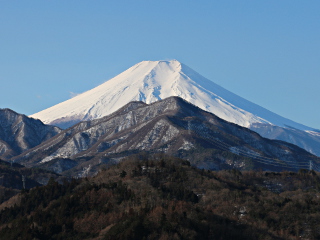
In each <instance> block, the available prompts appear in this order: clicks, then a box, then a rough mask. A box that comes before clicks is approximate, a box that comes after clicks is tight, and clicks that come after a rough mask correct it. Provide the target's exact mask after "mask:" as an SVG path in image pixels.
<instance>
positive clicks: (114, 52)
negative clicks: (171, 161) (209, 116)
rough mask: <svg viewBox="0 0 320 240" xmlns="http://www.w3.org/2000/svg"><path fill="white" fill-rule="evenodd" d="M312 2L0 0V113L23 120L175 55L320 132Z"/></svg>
mask: <svg viewBox="0 0 320 240" xmlns="http://www.w3.org/2000/svg"><path fill="white" fill-rule="evenodd" d="M319 12H320V1H319V0H308V1H300V0H299V1H296V0H281V1H279V0H268V1H256V0H252V1H249V0H248V1H247V0H244V1H239V0H233V1H228V0H226V1H215V0H210V1H188V0H184V1H180V0H171V1H168V0H161V1H150V0H144V1H143V0H135V1H132V0H131V1H121V0H118V1H100V0H96V1H89V0H88V1H81V0H77V1H59V0H55V1H42V0H41V1H39V0H38V1H36V0H33V1H0V84H1V85H0V86H1V94H0V108H11V109H13V110H15V111H17V112H19V113H24V114H26V115H29V114H32V113H35V112H38V111H40V110H43V109H45V108H48V107H50V106H52V105H55V104H57V103H59V102H62V101H64V100H67V99H69V98H70V96H71V95H72V93H81V92H84V91H86V90H89V89H91V88H93V87H95V86H97V85H99V84H101V83H103V82H104V81H106V80H108V79H109V78H111V77H113V76H115V75H117V74H119V73H120V72H122V71H124V70H126V69H127V68H129V67H131V66H132V65H134V64H136V63H138V62H140V61H143V60H166V59H177V60H179V61H181V62H183V63H184V64H186V65H188V66H189V67H191V68H193V69H194V70H196V71H197V72H199V73H200V74H202V75H203V76H205V77H207V78H208V79H210V80H212V81H214V82H215V83H217V84H219V85H221V86H223V87H225V88H226V89H228V90H230V91H232V92H234V93H236V94H238V95H240V96H242V97H244V98H246V99H248V100H250V101H252V102H254V103H256V104H259V105H260V106H263V107H265V108H267V109H269V110H271V111H273V112H275V113H278V114H280V115H282V116H284V117H287V118H289V119H292V120H294V121H297V122H299V123H303V124H305V125H308V126H310V127H314V128H318V129H320V111H319V103H320V94H319V89H320V14H319Z"/></svg>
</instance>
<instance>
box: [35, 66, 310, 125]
mask: <svg viewBox="0 0 320 240" xmlns="http://www.w3.org/2000/svg"><path fill="white" fill-rule="evenodd" d="M170 96H179V97H182V98H184V99H185V100H187V101H189V102H191V103H193V104H194V105H196V106H198V107H200V108H202V109H204V110H206V111H209V112H212V113H214V114H216V115H217V116H219V117H220V118H223V119H225V120H227V121H230V122H233V123H236V124H238V125H241V126H244V127H249V126H250V125H251V124H253V123H269V124H273V125H277V126H280V127H286V126H290V127H294V128H297V129H301V130H312V129H311V128H309V127H306V126H304V125H301V124H298V123H295V122H293V121H291V120H289V119H286V118H283V117H281V116H279V115H277V114H274V113H272V112H270V111H268V110H266V109H264V108H262V107H260V106H258V105H256V104H254V103H251V102H249V101H247V100H245V99H243V98H241V97H239V96H237V95H235V94H233V93H231V92H229V91H227V90H226V89H224V88H222V87H220V86H218V85H217V84H215V83H213V82H212V81H210V80H208V79H206V78H205V77H203V76H201V75H200V74H198V73H197V72H195V71H193V70H192V69H191V68H189V67H187V66H186V65H184V64H182V63H180V62H179V61H177V60H172V61H143V62H140V63H138V64H136V65H134V66H133V67H131V68H129V69H128V70H126V71H124V72H122V73H121V74H119V75H118V76H116V77H114V78H112V79H110V80H108V81H106V82H105V83H103V84H101V85H100V86H98V87H96V88H94V89H92V90H89V91H87V92H84V93H82V94H80V95H78V96H76V97H74V98H72V99H69V100H67V101H65V102H62V103H60V104H57V105H55V106H53V107H51V108H48V109H45V110H43V111H41V112H38V113H36V114H34V115H32V116H31V117H33V118H38V119H40V120H42V121H43V122H44V123H46V124H54V125H57V126H60V127H64V128H66V127H69V126H71V125H73V124H74V123H77V122H79V121H82V120H89V119H95V118H100V117H103V116H106V115H108V114H110V113H113V112H114V111H116V110H118V109H119V108H121V107H122V106H124V105H125V104H127V103H128V102H130V101H143V102H146V103H152V102H155V101H157V100H159V99H164V98H167V97H170Z"/></svg>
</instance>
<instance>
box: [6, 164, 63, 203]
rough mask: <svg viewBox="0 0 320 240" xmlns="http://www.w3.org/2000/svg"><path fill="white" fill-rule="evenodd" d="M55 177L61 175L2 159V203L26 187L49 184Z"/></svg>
mask: <svg viewBox="0 0 320 240" xmlns="http://www.w3.org/2000/svg"><path fill="white" fill-rule="evenodd" d="M51 177H53V178H55V179H58V178H59V175H58V174H56V173H53V172H49V171H47V170H43V169H37V168H33V169H30V168H26V167H24V166H22V165H20V164H17V163H12V164H11V163H8V162H6V161H3V160H1V159H0V203H2V202H4V201H5V200H8V199H9V198H10V197H12V196H14V195H16V194H17V193H19V192H20V190H21V189H23V180H24V187H25V188H26V189H30V188H33V187H36V186H41V185H43V184H47V182H48V180H49V179H50V178H51Z"/></svg>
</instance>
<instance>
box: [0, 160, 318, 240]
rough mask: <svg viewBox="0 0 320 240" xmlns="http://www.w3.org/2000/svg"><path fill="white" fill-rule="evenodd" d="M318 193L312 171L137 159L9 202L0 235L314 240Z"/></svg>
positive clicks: (0, 216)
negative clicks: (207, 166) (246, 169)
mask: <svg viewBox="0 0 320 240" xmlns="http://www.w3.org/2000/svg"><path fill="white" fill-rule="evenodd" d="M319 190H320V176H319V174H317V173H315V172H313V171H311V172H309V171H307V170H300V171H299V172H298V173H292V172H283V173H266V172H259V171H258V172H254V171H249V172H240V171H238V170H226V171H219V172H214V171H208V170H200V169H197V168H194V167H191V166H190V164H189V162H187V161H183V160H179V159H173V158H169V157H166V156H163V155H162V156H160V155H159V156H153V157H152V158H151V157H150V156H136V157H134V158H133V157H132V158H131V159H127V160H125V161H122V162H121V163H120V164H118V165H115V166H112V167H110V168H109V169H104V170H101V171H100V172H99V174H98V175H97V176H95V177H93V178H85V179H78V180H75V179H74V180H73V181H71V182H65V183H64V184H59V183H57V182H55V181H54V180H53V179H51V180H50V181H49V183H48V185H47V186H42V187H36V188H34V189H32V190H30V191H25V192H23V193H22V194H21V195H20V196H17V197H16V198H14V199H11V200H10V203H11V205H12V206H11V207H10V208H5V209H3V210H2V211H1V212H0V238H1V239H8V240H10V239H113V240H115V239H264V240H265V239H297V238H299V239H319V238H320V231H319V229H320V223H319V221H318V220H319V219H320V204H319V197H320V193H319ZM6 206H8V204H7V205H6ZM0 209H1V205H0Z"/></svg>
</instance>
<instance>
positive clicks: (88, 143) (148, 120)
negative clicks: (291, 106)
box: [13, 97, 320, 176]
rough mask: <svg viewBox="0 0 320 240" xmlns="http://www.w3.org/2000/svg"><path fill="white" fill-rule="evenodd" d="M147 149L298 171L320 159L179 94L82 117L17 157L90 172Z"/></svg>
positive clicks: (220, 164)
mask: <svg viewBox="0 0 320 240" xmlns="http://www.w3.org/2000/svg"><path fill="white" fill-rule="evenodd" d="M141 152H147V153H160V152H162V153H167V154H169V155H174V156H178V157H181V158H183V159H187V160H189V161H190V162H191V163H192V164H193V165H195V166H197V167H200V168H206V169H217V170H218V169H226V168H238V169H264V170H274V171H281V170H294V171H295V170H298V169H300V168H308V167H309V164H310V163H311V164H313V165H314V166H318V165H319V163H320V158H318V157H316V156H314V155H312V154H310V153H308V152H307V151H305V150H303V149H301V148H299V147H297V146H295V145H292V144H289V143H286V142H282V141H276V140H269V139H266V138H263V137H261V136H260V135H258V134H257V133H255V132H253V131H251V130H249V129H247V128H244V127H241V126H238V125H236V124H233V123H230V122H227V121H225V120H223V119H220V118H219V117H217V116H215V115H214V114H212V113H209V112H206V111H203V110H202V109H200V108H198V107H197V106H195V105H193V104H191V103H188V102H187V101H185V100H183V99H182V98H179V97H169V98H166V99H164V100H160V101H157V102H154V103H152V104H146V103H144V102H130V103H128V104H127V105H125V106H124V107H122V108H121V109H119V110H118V111H116V112H114V113H113V114H110V115H108V116H105V117H103V118H100V119H95V120H89V121H83V122H81V123H78V124H76V125H74V126H73V127H70V128H69V129H67V130H64V131H62V132H61V133H59V134H57V135H56V136H54V137H52V138H51V139H49V140H47V141H46V142H44V143H42V144H40V145H39V146H37V147H35V148H33V149H30V150H27V151H25V152H24V153H22V154H21V155H19V156H17V157H15V158H13V159H14V161H15V162H18V163H21V164H23V165H25V166H28V167H35V166H37V167H45V168H47V169H50V170H54V169H56V170H55V171H56V172H60V173H62V172H64V173H67V172H68V171H69V172H72V175H78V176H84V175H85V174H89V173H92V172H95V171H96V170H97V169H98V168H99V166H101V165H103V164H106V163H114V162H117V161H119V160H120V159H122V158H123V157H125V156H129V155H132V154H135V153H141ZM59 169H60V170H59ZM70 174H71V173H70Z"/></svg>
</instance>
